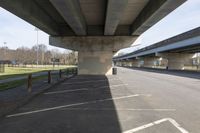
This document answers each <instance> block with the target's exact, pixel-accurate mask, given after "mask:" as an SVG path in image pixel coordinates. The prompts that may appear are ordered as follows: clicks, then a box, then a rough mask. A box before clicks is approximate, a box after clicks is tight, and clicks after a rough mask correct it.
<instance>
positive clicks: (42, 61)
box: [0, 44, 78, 65]
mask: <svg viewBox="0 0 200 133" xmlns="http://www.w3.org/2000/svg"><path fill="white" fill-rule="evenodd" d="M77 57H78V53H77V52H75V51H68V50H66V51H64V52H60V51H59V50H58V49H52V50H48V49H47V46H46V45H44V44H39V45H34V46H33V47H32V48H28V47H24V46H22V47H19V48H17V49H16V50H12V49H9V48H8V47H5V46H4V47H0V60H1V61H9V62H11V63H12V64H23V65H27V64H32V65H33V64H37V62H38V64H39V65H50V64H52V63H53V60H54V59H57V60H59V64H62V65H75V64H77Z"/></svg>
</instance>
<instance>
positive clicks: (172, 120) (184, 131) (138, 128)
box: [123, 118, 189, 133]
mask: <svg viewBox="0 0 200 133" xmlns="http://www.w3.org/2000/svg"><path fill="white" fill-rule="evenodd" d="M166 121H169V122H171V123H172V124H173V125H174V126H175V127H176V128H177V129H178V130H179V131H180V132H181V133H189V132H188V131H186V130H185V129H184V128H182V127H181V126H180V125H179V124H178V123H177V122H176V121H175V120H174V119H172V118H164V119H161V120H158V121H154V122H152V123H149V124H146V125H143V126H140V127H137V128H134V129H131V130H128V131H125V132H123V133H135V132H138V131H140V130H143V129H146V128H149V127H152V126H154V125H158V124H161V123H163V122H166Z"/></svg>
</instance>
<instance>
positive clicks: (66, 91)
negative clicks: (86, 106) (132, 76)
mask: <svg viewBox="0 0 200 133" xmlns="http://www.w3.org/2000/svg"><path fill="white" fill-rule="evenodd" d="M124 85H127V84H118V85H110V86H109V85H107V86H101V87H97V88H95V89H100V88H107V87H119V86H124ZM89 89H91V88H81V89H71V90H62V91H51V92H46V93H44V94H45V95H50V94H60V93H68V92H76V91H88V90H89ZM111 89H112V88H111ZM109 90H110V89H109Z"/></svg>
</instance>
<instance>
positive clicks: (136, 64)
mask: <svg viewBox="0 0 200 133" xmlns="http://www.w3.org/2000/svg"><path fill="white" fill-rule="evenodd" d="M132 66H133V67H139V60H138V59H133V61H132Z"/></svg>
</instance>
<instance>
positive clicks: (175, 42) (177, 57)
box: [113, 27, 200, 70]
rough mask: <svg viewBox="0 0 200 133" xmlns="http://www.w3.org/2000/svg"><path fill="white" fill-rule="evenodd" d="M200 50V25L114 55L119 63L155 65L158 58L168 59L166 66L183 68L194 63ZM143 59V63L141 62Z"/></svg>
mask: <svg viewBox="0 0 200 133" xmlns="http://www.w3.org/2000/svg"><path fill="white" fill-rule="evenodd" d="M199 52H200V27H198V28H196V29H193V30H191V31H188V32H185V33H182V34H180V35H177V36H174V37H172V38H169V39H166V40H164V41H161V42H158V43H156V44H153V45H150V46H147V47H145V48H142V49H139V50H137V51H134V52H132V53H129V54H126V55H122V56H117V57H114V58H113V60H114V61H115V62H117V64H118V65H123V63H125V64H127V63H128V64H129V66H141V65H142V66H143V67H150V68H152V67H155V65H156V62H157V61H158V60H163V59H166V60H167V62H166V67H167V68H168V69H172V70H183V69H185V66H192V65H193V58H194V57H195V54H196V53H199ZM141 61H142V63H141Z"/></svg>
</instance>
